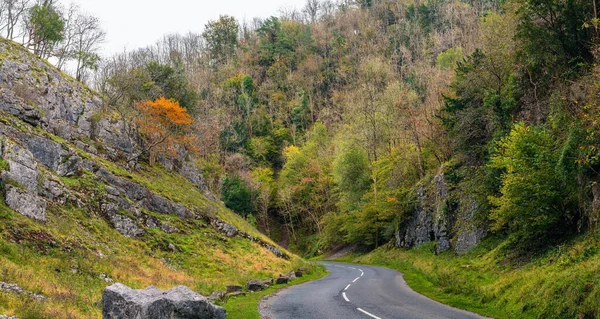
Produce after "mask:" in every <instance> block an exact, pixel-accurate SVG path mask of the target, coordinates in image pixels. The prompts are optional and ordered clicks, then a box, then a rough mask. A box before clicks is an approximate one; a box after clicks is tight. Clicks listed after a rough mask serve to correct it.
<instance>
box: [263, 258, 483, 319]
mask: <svg viewBox="0 0 600 319" xmlns="http://www.w3.org/2000/svg"><path fill="white" fill-rule="evenodd" d="M323 264H324V265H325V266H326V267H327V269H329V270H330V271H331V273H330V274H329V275H328V276H326V277H324V278H322V279H320V280H316V281H312V282H308V283H305V284H302V285H298V286H293V287H290V288H287V289H283V290H281V291H279V292H278V293H276V294H274V295H271V296H269V297H266V298H264V299H263V300H262V301H261V303H260V306H259V307H260V312H261V316H262V318H263V319H338V318H339V319H342V318H344V319H369V318H372V319H442V318H444V319H449V318H453V319H471V318H478V319H481V318H485V317H482V316H479V315H477V314H474V313H471V312H467V311H463V310H459V309H456V308H452V307H449V306H446V305H444V304H441V303H439V302H436V301H433V300H431V299H429V298H427V297H425V296H423V295H420V294H418V293H416V292H414V291H413V290H412V289H410V287H409V286H408V285H407V284H406V282H405V281H404V278H402V274H401V273H399V272H397V271H394V270H390V269H387V268H381V267H373V266H363V265H350V264H343V263H332V262H326V263H323Z"/></svg>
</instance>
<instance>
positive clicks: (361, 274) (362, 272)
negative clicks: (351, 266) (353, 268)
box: [359, 269, 365, 277]
mask: <svg viewBox="0 0 600 319" xmlns="http://www.w3.org/2000/svg"><path fill="white" fill-rule="evenodd" d="M359 270H360V276H361V277H362V276H363V275H364V274H365V272H364V271H363V270H362V269H359Z"/></svg>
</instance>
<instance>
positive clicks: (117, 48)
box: [61, 0, 306, 56]
mask: <svg viewBox="0 0 600 319" xmlns="http://www.w3.org/2000/svg"><path fill="white" fill-rule="evenodd" d="M61 2H62V3H63V4H65V5H69V4H70V3H77V4H78V5H79V6H80V8H81V10H82V11H84V12H88V13H91V14H93V15H95V16H97V17H99V18H100V20H101V21H102V26H103V27H104V29H105V30H106V32H107V37H106V42H105V43H104V44H103V49H104V50H103V52H102V54H103V55H105V56H107V55H111V54H113V53H117V52H123V50H125V49H127V50H133V49H137V48H140V47H145V46H148V45H151V44H154V43H155V42H156V41H157V40H159V39H160V38H162V36H164V35H165V34H170V33H181V34H184V33H187V32H189V31H192V32H197V33H200V32H202V29H203V28H204V25H205V24H206V23H207V22H208V21H210V20H216V19H218V18H219V15H230V16H234V17H236V18H237V19H238V21H240V22H241V21H243V20H244V19H246V20H247V21H251V20H252V19H253V18H254V17H260V18H267V17H270V16H272V15H278V13H279V10H280V9H282V8H294V7H295V8H296V9H298V10H300V9H301V8H302V7H304V4H305V3H306V0H211V1H206V0H196V1H194V0H64V1H61Z"/></svg>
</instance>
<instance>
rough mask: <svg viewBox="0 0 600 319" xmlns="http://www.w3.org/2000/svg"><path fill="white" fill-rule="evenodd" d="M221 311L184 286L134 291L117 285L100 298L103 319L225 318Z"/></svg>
mask: <svg viewBox="0 0 600 319" xmlns="http://www.w3.org/2000/svg"><path fill="white" fill-rule="evenodd" d="M225 317H226V312H225V309H223V308H221V307H219V306H215V305H214V304H212V303H211V302H209V301H208V299H207V298H206V297H203V296H201V295H200V294H197V293H195V292H193V291H192V290H190V289H189V288H187V287H184V286H178V287H175V288H173V289H171V290H167V291H162V290H159V289H158V288H156V287H154V286H150V287H148V288H146V289H143V290H134V289H131V288H129V287H127V286H125V285H123V284H120V283H117V284H114V285H112V286H109V287H107V288H106V289H105V290H104V293H103V295H102V318H103V319H164V318H170V319H213V318H214V319H225Z"/></svg>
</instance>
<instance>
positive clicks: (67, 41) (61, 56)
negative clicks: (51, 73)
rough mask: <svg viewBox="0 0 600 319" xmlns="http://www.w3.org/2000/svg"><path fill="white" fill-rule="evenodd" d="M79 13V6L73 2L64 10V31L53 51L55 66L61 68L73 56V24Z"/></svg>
mask: <svg viewBox="0 0 600 319" xmlns="http://www.w3.org/2000/svg"><path fill="white" fill-rule="evenodd" d="M78 15H79V6H78V5H77V4H75V3H72V4H71V5H70V6H69V8H68V9H67V10H66V12H65V14H64V17H65V31H64V38H63V40H62V41H61V42H60V43H59V44H58V46H57V48H56V49H55V51H54V55H55V56H56V58H57V61H56V67H57V68H58V69H60V70H62V69H63V68H64V66H65V64H66V63H67V61H68V60H70V59H71V58H72V56H73V40H74V39H75V31H76V28H75V24H76V19H77V18H78Z"/></svg>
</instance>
